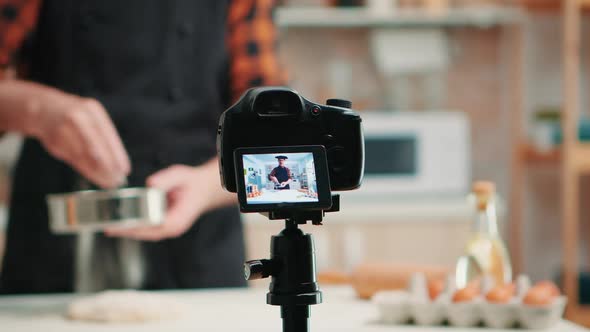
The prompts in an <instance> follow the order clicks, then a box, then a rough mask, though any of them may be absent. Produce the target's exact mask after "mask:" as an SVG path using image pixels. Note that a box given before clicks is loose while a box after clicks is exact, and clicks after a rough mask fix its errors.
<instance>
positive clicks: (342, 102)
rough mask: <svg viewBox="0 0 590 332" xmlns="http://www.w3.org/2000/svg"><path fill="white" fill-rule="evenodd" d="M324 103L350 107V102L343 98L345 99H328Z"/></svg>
mask: <svg viewBox="0 0 590 332" xmlns="http://www.w3.org/2000/svg"><path fill="white" fill-rule="evenodd" d="M326 105H328V106H336V107H342V108H351V107H352V102H351V101H350V100H345V99H328V100H326Z"/></svg>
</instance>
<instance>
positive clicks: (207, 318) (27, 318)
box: [0, 287, 588, 332]
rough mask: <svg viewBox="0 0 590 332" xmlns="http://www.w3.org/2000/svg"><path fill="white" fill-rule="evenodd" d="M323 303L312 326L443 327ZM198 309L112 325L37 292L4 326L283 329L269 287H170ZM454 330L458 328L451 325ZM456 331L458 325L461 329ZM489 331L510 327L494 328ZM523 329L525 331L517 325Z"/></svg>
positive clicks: (340, 295)
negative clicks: (80, 317)
mask: <svg viewBox="0 0 590 332" xmlns="http://www.w3.org/2000/svg"><path fill="white" fill-rule="evenodd" d="M323 292H324V303H323V304H319V305H315V306H312V309H311V331H314V332H315V331H318V332H319V331H357V332H379V331H396V332H437V331H450V330H451V329H450V328H445V327H416V326H388V325H380V324H378V323H377V322H376V317H377V312H376V308H375V307H374V306H373V305H372V304H371V303H370V302H365V301H359V300H356V299H355V297H354V294H353V291H352V289H350V288H348V287H325V288H324V289H323ZM166 293H168V294H175V295H178V300H179V301H182V302H184V303H187V304H188V305H190V306H191V307H192V308H194V311H193V312H192V314H190V315H187V316H186V317H184V318H182V319H179V320H173V321H160V322H152V323H143V324H112V325H105V324H99V323H84V322H72V321H68V320H67V319H65V318H63V316H62V314H63V312H64V310H65V307H66V306H67V304H68V303H69V302H70V301H71V300H72V299H73V298H75V297H76V296H77V295H36V296H8V297H0V330H2V331H10V332H25V331H26V332H30V331H43V332H58V331H59V332H68V331H97V332H98V331H101V332H103V331H107V332H117V331H142V332H152V331H153V332H156V331H157V332H163V331H166V332H174V331H232V332H233V331H257V332H264V331H280V330H281V319H280V314H279V308H278V307H273V306H269V305H267V304H266V303H265V293H266V289H263V288H250V289H239V290H195V291H170V292H166ZM452 330H456V329H452ZM457 330H458V329H457ZM460 330H461V331H464V332H470V331H484V329H481V328H474V329H460ZM485 331H486V332H500V331H503V332H509V331H512V330H491V329H486V330H485ZM515 331H516V330H515ZM518 331H523V330H518ZM548 331H555V332H557V331H559V332H578V331H580V332H581V331H588V330H586V329H584V328H581V327H579V326H577V325H574V324H571V323H568V322H565V321H563V322H560V323H559V324H558V325H556V326H555V327H554V328H553V329H551V330H548Z"/></svg>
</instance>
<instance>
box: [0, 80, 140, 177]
mask: <svg viewBox="0 0 590 332" xmlns="http://www.w3.org/2000/svg"><path fill="white" fill-rule="evenodd" d="M0 130H9V131H11V130H12V131H17V132H20V133H22V134H24V135H27V136H33V137H35V138H37V139H39V140H40V141H41V143H42V144H43V146H45V148H46V149H47V151H48V152H49V153H50V154H51V155H53V156H54V157H56V158H58V159H61V160H63V161H64V162H66V163H68V164H69V165H70V166H72V167H73V168H74V169H76V170H77V171H78V172H79V173H80V174H82V175H83V176H84V177H86V178H88V179H89V180H90V181H92V182H93V183H95V184H96V185H98V186H100V187H104V188H111V187H116V186H117V185H120V184H121V183H122V182H123V181H124V179H125V177H126V176H127V175H128V174H129V172H130V169H131V166H130V162H129V157H128V156H127V152H126V151H125V148H124V147H123V143H122V142H121V138H120V137H119V134H118V133H117V131H116V129H115V126H114V125H113V122H112V121H111V119H110V117H109V116H108V114H107V112H106V110H105V109H104V107H103V106H102V105H101V104H100V103H99V102H98V101H97V100H95V99H90V98H82V97H79V96H76V95H72V94H69V93H65V92H63V91H59V90H57V89H54V88H51V87H48V86H44V85H41V84H37V83H32V82H24V81H18V80H9V81H3V82H1V83H0Z"/></svg>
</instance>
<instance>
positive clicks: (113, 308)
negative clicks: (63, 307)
mask: <svg viewBox="0 0 590 332" xmlns="http://www.w3.org/2000/svg"><path fill="white" fill-rule="evenodd" d="M188 311H189V308H188V306H187V305H186V304H184V303H182V302H179V301H176V300H175V299H174V298H173V295H170V294H158V293H155V292H143V291H134V290H121V291H115V290H112V291H105V292H101V293H98V294H95V295H92V296H88V297H82V298H79V299H76V300H74V301H72V303H70V305H69V306H68V309H67V312H66V316H67V317H68V318H69V319H72V320H81V321H93V322H103V323H121V322H125V323H134V322H137V323H139V322H147V321H156V320H169V319H176V318H180V317H181V316H183V315H184V314H186V313H188Z"/></svg>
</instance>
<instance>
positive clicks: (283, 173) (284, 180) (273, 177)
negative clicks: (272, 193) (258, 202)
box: [268, 156, 293, 190]
mask: <svg viewBox="0 0 590 332" xmlns="http://www.w3.org/2000/svg"><path fill="white" fill-rule="evenodd" d="M275 158H277V160H278V162H279V166H277V167H275V168H274V169H273V170H272V171H271V172H270V174H269V175H268V179H269V180H270V181H272V182H274V183H275V189H278V190H284V189H291V187H290V186H289V183H291V181H293V177H292V175H291V170H290V169H289V168H288V167H287V166H285V160H287V159H288V158H287V156H276V157H275Z"/></svg>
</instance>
